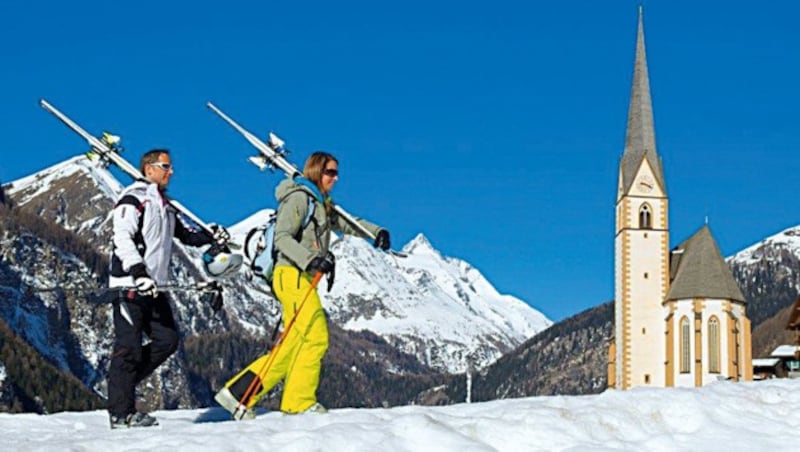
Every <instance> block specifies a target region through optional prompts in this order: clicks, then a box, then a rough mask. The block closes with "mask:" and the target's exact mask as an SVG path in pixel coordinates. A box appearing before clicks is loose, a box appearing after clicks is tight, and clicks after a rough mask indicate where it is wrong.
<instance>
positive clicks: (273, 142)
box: [206, 102, 405, 257]
mask: <svg viewBox="0 0 800 452" xmlns="http://www.w3.org/2000/svg"><path fill="white" fill-rule="evenodd" d="M206 106H208V108H210V109H211V111H213V112H214V113H216V114H217V115H218V116H219V117H220V118H222V119H223V120H224V121H225V122H227V123H228V124H229V125H231V126H232V127H233V128H234V129H236V130H237V131H238V132H239V133H241V134H242V135H243V136H244V137H245V139H247V141H249V142H250V144H252V145H253V146H254V147H255V148H256V149H258V150H259V151H260V154H259V155H256V156H253V157H250V158H248V160H249V161H250V163H252V164H253V165H255V166H257V167H258V169H260V170H262V171H263V170H265V169H272V168H278V169H280V170H282V171H283V172H284V173H286V175H287V176H289V177H291V178H295V177H297V176H302V175H303V173H302V172H301V171H300V170H298V169H297V167H296V166H294V165H293V164H291V163H290V162H289V161H288V160H287V159H286V155H288V154H289V150H288V149H287V148H286V146H285V144H286V143H285V142H284V141H283V140H281V139H280V138H278V136H277V135H275V133H273V132H270V133H269V140H268V141H267V142H266V143H264V142H263V141H261V140H260V139H259V138H258V137H257V136H255V135H253V134H252V133H250V132H249V131H248V130H247V129H245V128H244V127H242V126H241V125H239V123H237V122H236V121H234V120H233V119H231V117H230V116H228V115H226V114H225V113H224V112H223V111H222V110H220V109H219V108H217V106H216V105H214V104H212V103H211V102H208V103H207V104H206ZM333 209H334V210H335V211H336V213H338V214H339V215H341V216H342V218H344V219H345V221H347V222H348V223H350V225H352V226H353V227H354V228H356V229H358V230H359V232H361V233H362V234H364V235H365V236H366V237H369V238H371V239H372V240H375V234H373V233H372V232H371V231H369V230H368V229H367V228H365V227H364V226H362V225H361V223H359V222H358V221H356V219H355V218H353V216H352V215H350V214H349V213H347V211H345V210H344V209H343V208H342V206H340V205H338V204H334V205H333ZM388 252H389V253H391V254H393V255H395V256H400V257H405V254H404V253H401V252H399V251H394V250H389V251H388Z"/></svg>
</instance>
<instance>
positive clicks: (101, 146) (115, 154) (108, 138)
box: [39, 99, 214, 236]
mask: <svg viewBox="0 0 800 452" xmlns="http://www.w3.org/2000/svg"><path fill="white" fill-rule="evenodd" d="M39 104H41V106H42V108H44V109H45V110H47V111H49V112H50V113H52V114H53V115H54V116H55V117H56V118H58V119H59V120H60V121H61V122H63V123H64V124H65V125H66V126H67V127H69V128H70V129H72V130H73V131H75V132H76V133H77V134H78V135H80V136H82V137H83V139H84V140H86V141H87V142H88V143H89V145H90V146H91V147H92V148H91V149H90V150H89V152H88V156H89V158H90V159H91V158H94V157H99V158H100V160H101V161H102V162H103V164H104V165H105V166H108V164H109V163H113V164H114V165H116V166H117V167H118V168H119V169H121V170H122V171H123V172H125V173H126V174H127V175H129V176H130V177H132V178H133V179H134V180H144V176H143V175H142V173H141V172H140V171H139V169H138V168H136V167H135V166H133V165H131V164H130V163H129V162H128V161H127V160H125V159H124V158H123V157H122V156H121V155H120V152H121V151H122V148H121V147H120V145H119V141H120V140H119V137H117V136H114V135H111V134H110V133H107V132H106V133H103V136H102V137H101V138H97V137H96V136H94V135H92V134H90V133H89V132H87V131H86V130H84V128H83V127H81V126H79V125H78V124H76V123H75V122H74V121H73V120H71V119H70V118H69V117H67V115H65V114H64V113H61V112H60V111H59V110H58V109H57V108H56V107H54V106H52V105H50V103H48V102H47V101H46V100H44V99H41V100H40V101H39ZM168 202H169V203H170V204H171V205H172V207H174V208H175V210H177V211H178V212H180V214H181V215H183V216H185V217H187V218H189V219H190V220H192V221H193V222H194V223H195V224H196V225H197V226H198V227H200V228H201V229H202V230H203V231H205V232H206V233H207V234H209V235H210V236H213V235H214V231H213V230H212V229H211V227H210V226H209V225H208V224H206V223H205V222H204V221H203V220H201V219H200V218H199V217H198V216H197V215H195V214H193V213H192V212H191V211H190V210H189V209H187V208H186V207H184V206H183V204H181V203H179V202H178V201H176V200H174V199H169V201H168Z"/></svg>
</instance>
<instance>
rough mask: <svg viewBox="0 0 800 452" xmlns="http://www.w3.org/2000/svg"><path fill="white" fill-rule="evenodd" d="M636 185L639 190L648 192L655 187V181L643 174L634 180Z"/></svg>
mask: <svg viewBox="0 0 800 452" xmlns="http://www.w3.org/2000/svg"><path fill="white" fill-rule="evenodd" d="M636 186H637V187H639V190H641V191H643V192H645V193H649V192H651V191H652V190H653V188H655V186H656V183H655V181H654V180H653V178H652V177H650V176H647V175H644V176H642V177H640V178H639V181H638V182H636Z"/></svg>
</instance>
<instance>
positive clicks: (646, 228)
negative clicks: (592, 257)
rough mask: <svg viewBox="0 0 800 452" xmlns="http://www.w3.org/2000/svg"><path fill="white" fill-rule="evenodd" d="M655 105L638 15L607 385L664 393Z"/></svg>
mask: <svg viewBox="0 0 800 452" xmlns="http://www.w3.org/2000/svg"><path fill="white" fill-rule="evenodd" d="M668 207H669V206H668V198H667V189H666V184H665V180H664V173H663V169H662V166H661V158H660V157H659V155H658V153H657V152H656V138H655V126H654V124H653V106H652V101H651V99H650V81H649V78H648V74H647V58H646V54H645V45H644V24H643V20H642V9H641V7H640V8H639V26H638V31H637V36H636V58H635V62H634V71H633V87H632V88H631V99H630V107H629V109H628V126H627V132H626V136H625V150H624V152H623V154H622V158H621V160H620V165H619V180H618V185H617V202H616V236H615V243H614V254H615V257H614V260H615V262H614V278H615V287H614V300H615V302H614V324H615V331H614V333H615V338H614V343H613V344H612V345H611V350H610V353H612V354H613V355H612V356H609V359H610V360H611V361H612V362H611V365H610V366H609V367H610V368H609V374H610V375H609V383H610V384H613V386H614V387H616V388H617V389H629V388H633V387H636V386H661V387H663V386H665V385H666V381H665V374H666V372H665V356H666V350H665V348H666V341H665V333H666V331H665V321H664V320H665V317H666V312H665V307H664V305H663V302H664V300H665V299H666V296H667V293H668V291H669V281H670V278H669V272H670V268H669V263H670V261H669V214H668Z"/></svg>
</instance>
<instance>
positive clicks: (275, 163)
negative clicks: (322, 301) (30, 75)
mask: <svg viewBox="0 0 800 452" xmlns="http://www.w3.org/2000/svg"><path fill="white" fill-rule="evenodd" d="M40 104H41V106H42V107H43V108H44V109H45V110H47V111H49V112H50V113H52V114H53V115H54V116H55V117H56V118H58V119H59V120H61V122H63V123H64V124H65V125H66V126H67V127H69V128H70V129H72V130H73V131H75V132H76V133H78V134H79V135H80V136H82V137H83V138H84V139H85V140H86V141H87V142H88V143H89V145H90V146H91V147H92V148H91V150H90V151H89V157H90V158H91V157H93V156H97V157H99V158H100V159H101V161H103V162H104V163H105V164H106V165H108V164H109V163H113V164H115V165H116V166H117V167H119V168H120V169H121V170H122V171H124V172H125V173H127V174H128V175H129V176H131V177H132V178H133V179H134V180H144V176H143V175H142V173H141V172H139V170H138V169H137V168H136V167H135V166H133V165H131V164H130V163H128V161H126V160H125V159H124V158H122V156H121V155H120V151H121V147H120V146H119V137H116V136H114V135H111V134H109V133H104V134H103V136H102V137H101V138H97V137H95V136H94V135H91V134H90V133H88V132H87V131H86V130H84V129H83V128H82V127H81V126H79V125H78V124H76V123H75V122H74V121H72V120H71V119H70V118H69V117H67V116H66V115H65V114H64V113H62V112H60V111H59V110H58V109H56V108H55V107H53V106H52V105H50V103H48V102H47V101H46V100H44V99H42V100H41V101H40ZM207 106H208V108H210V109H211V110H212V111H213V112H214V113H216V114H217V115H219V116H220V117H221V118H222V119H223V120H225V122H227V123H228V124H230V125H231V126H232V127H233V128H234V129H236V130H237V131H238V132H239V133H241V134H242V135H243V136H244V137H245V138H246V139H247V141H249V142H250V144H252V145H253V146H254V147H256V149H258V150H259V151H260V154H259V155H257V156H253V157H250V158H249V159H248V160H249V161H250V162H251V163H252V164H254V165H255V166H257V167H258V168H259V169H261V170H264V169H267V168H273V167H275V168H279V169H281V170H282V171H283V172H284V173H286V175H287V176H289V177H291V178H294V177H297V176H302V173H301V172H300V170H298V169H297V167H296V166H294V165H292V164H291V163H290V162H289V161H288V160H286V155H287V154H288V153H289V151H288V150H287V149H286V147H285V143H284V142H283V140H281V139H280V138H278V136H277V135H275V134H274V133H273V132H270V133H269V141H268V142H266V143H265V142H263V141H261V140H260V139H259V138H258V137H257V136H255V135H253V134H252V133H250V132H249V131H247V130H246V129H245V128H244V127H242V126H240V125H239V124H238V123H237V122H236V121H234V120H233V119H231V118H230V117H229V116H228V115H226V114H225V113H223V112H222V110H220V109H219V108H217V107H216V106H215V105H214V104H212V103H211V102H208V103H207ZM169 203H170V204H171V205H172V206H173V207H174V208H175V210H177V211H178V212H179V213H181V214H182V215H184V216H186V217H187V218H189V219H191V220H192V221H193V222H194V223H195V224H196V225H197V226H198V227H200V228H201V229H202V230H203V231H205V232H206V233H208V234H210V235H213V234H214V232H213V231H212V230H211V228H210V227H209V225H208V224H206V223H205V222H204V221H203V220H201V219H200V218H199V217H198V216H197V215H195V214H193V213H192V212H191V211H190V210H189V209H187V208H186V207H184V206H183V205H182V204H181V203H179V202H178V201H176V200H174V199H170V200H169ZM333 208H334V210H335V211H336V213H338V214H339V215H340V216H341V217H342V218H344V219H345V221H347V222H348V223H350V225H352V226H353V227H354V228H356V229H357V230H358V231H359V232H361V233H362V234H363V235H364V236H365V237H369V238H371V239H372V240H375V234H373V233H372V231H370V230H368V229H367V228H365V227H364V226H363V225H362V224H361V223H359V222H358V221H356V219H355V218H353V216H352V215H350V214H349V213H347V211H345V210H344V209H343V208H342V207H341V206H339V205H338V204H334V206H333ZM229 246H230V247H231V248H235V247H236V246H235V245H234V244H229ZM388 252H389V253H391V254H393V255H395V256H401V257H402V256H405V255H404V254H403V253H400V252H397V251H394V250H389V251H388Z"/></svg>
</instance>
